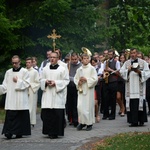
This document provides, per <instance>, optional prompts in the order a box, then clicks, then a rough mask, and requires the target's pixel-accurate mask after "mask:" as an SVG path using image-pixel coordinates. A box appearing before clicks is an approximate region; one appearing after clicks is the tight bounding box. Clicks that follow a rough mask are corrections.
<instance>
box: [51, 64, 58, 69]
mask: <svg viewBox="0 0 150 150" xmlns="http://www.w3.org/2000/svg"><path fill="white" fill-rule="evenodd" d="M58 67H59V65H58V64H55V65H50V69H57V68H58Z"/></svg>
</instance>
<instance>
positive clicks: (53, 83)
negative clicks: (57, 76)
mask: <svg viewBox="0 0 150 150" xmlns="http://www.w3.org/2000/svg"><path fill="white" fill-rule="evenodd" d="M46 85H47V86H55V82H54V81H52V80H46Z"/></svg>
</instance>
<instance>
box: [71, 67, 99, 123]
mask: <svg viewBox="0 0 150 150" xmlns="http://www.w3.org/2000/svg"><path fill="white" fill-rule="evenodd" d="M81 76H83V77H85V78H86V79H87V82H85V83H83V84H82V89H83V93H80V92H79V91H78V106H77V107H78V117H79V123H81V124H86V125H92V124H93V123H95V106H94V103H95V102H94V89H95V85H96V84H97V81H98V77H97V72H96V70H95V68H94V67H93V66H91V64H88V65H86V66H84V65H82V66H81V67H80V68H78V69H77V72H76V74H75V77H74V82H75V84H76V86H77V89H78V88H79V87H78V82H79V79H80V77H81Z"/></svg>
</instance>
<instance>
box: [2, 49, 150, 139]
mask: <svg viewBox="0 0 150 150" xmlns="http://www.w3.org/2000/svg"><path fill="white" fill-rule="evenodd" d="M11 62H12V68H11V69H9V70H7V71H6V73H5V76H4V80H3V82H2V84H1V85H0V95H2V94H6V100H5V110H6V117H5V122H4V126H3V130H2V134H4V135H5V137H6V138H7V139H11V138H12V137H13V135H16V138H21V137H22V136H24V135H31V129H32V128H34V126H35V125H36V112H37V102H38V101H40V106H41V120H42V123H43V127H42V133H43V134H44V135H48V136H49V137H50V139H55V138H58V136H64V128H65V127H66V124H67V122H68V124H69V125H73V126H74V127H75V128H76V129H77V130H78V131H80V130H82V128H84V127H86V131H90V130H92V128H93V125H94V123H99V122H100V120H101V118H100V116H101V115H102V120H114V119H115V118H116V113H118V114H119V115H120V116H121V117H124V116H127V122H128V123H129V124H130V125H129V126H130V127H133V126H134V127H135V126H143V125H144V123H145V122H147V121H148V119H147V115H150V92H148V90H149V89H150V57H149V56H144V55H143V54H142V52H140V51H138V50H137V49H136V48H133V49H126V50H123V51H122V52H121V53H120V54H119V53H118V52H117V51H115V50H112V49H110V50H104V51H103V52H100V53H98V52H95V53H94V54H93V56H90V55H89V54H88V53H83V54H82V55H80V56H79V55H78V53H75V52H71V53H69V54H68V55H67V57H66V58H65V61H62V53H61V51H60V49H56V50H55V52H53V51H51V50H49V51H47V59H46V60H44V61H43V62H42V63H41V65H40V67H38V66H37V58H36V57H28V58H26V66H25V67H23V66H21V59H20V57H19V56H18V55H14V56H13V57H12V59H11ZM116 104H118V105H119V108H120V109H119V112H116ZM146 105H148V110H146V108H147V107H146ZM102 120H101V121H102Z"/></svg>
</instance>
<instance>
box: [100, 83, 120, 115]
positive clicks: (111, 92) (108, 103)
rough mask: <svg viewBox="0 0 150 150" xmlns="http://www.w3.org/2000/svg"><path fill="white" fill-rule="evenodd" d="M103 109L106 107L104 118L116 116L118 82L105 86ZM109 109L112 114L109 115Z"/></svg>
mask: <svg viewBox="0 0 150 150" xmlns="http://www.w3.org/2000/svg"><path fill="white" fill-rule="evenodd" d="M103 95H104V96H103V98H104V99H103V107H104V113H103V116H104V117H113V118H115V116H116V95H117V82H110V83H108V84H106V83H104V85H103ZM109 108H110V109H111V113H109Z"/></svg>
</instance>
